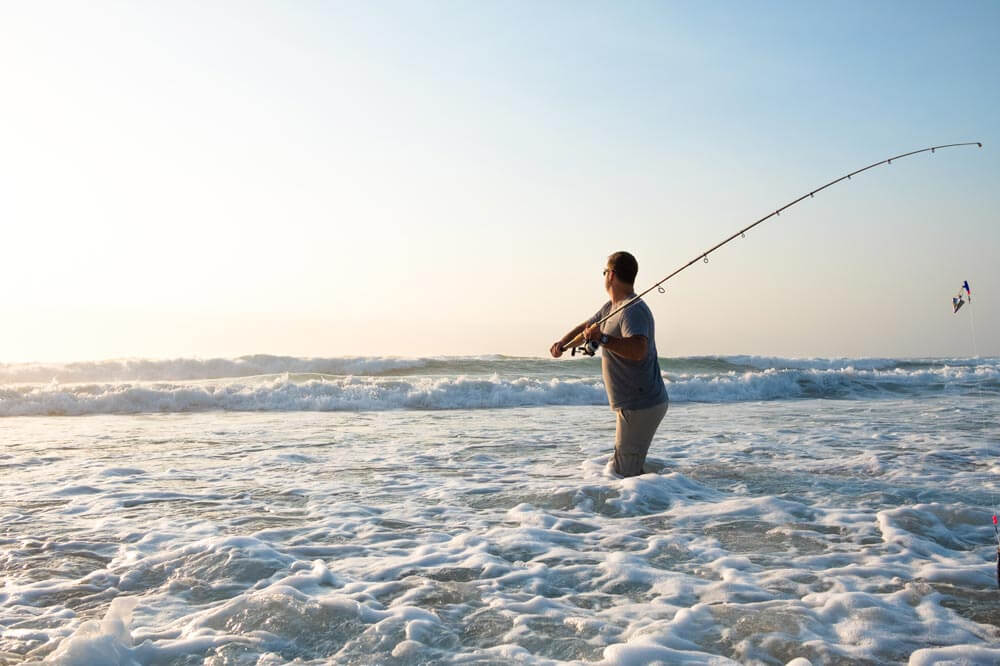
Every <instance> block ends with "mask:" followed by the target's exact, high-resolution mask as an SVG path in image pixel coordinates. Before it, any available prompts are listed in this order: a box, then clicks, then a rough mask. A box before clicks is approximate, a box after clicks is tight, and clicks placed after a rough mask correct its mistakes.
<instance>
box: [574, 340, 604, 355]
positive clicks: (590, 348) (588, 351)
mask: <svg viewBox="0 0 1000 666" xmlns="http://www.w3.org/2000/svg"><path fill="white" fill-rule="evenodd" d="M600 346H601V345H600V343H599V342H597V341H596V340H587V342H586V343H585V344H583V345H582V346H580V347H573V350H572V351H571V352H570V356H576V353H577V352H580V355H581V356H593V355H594V353H595V352H597V348H598V347H600Z"/></svg>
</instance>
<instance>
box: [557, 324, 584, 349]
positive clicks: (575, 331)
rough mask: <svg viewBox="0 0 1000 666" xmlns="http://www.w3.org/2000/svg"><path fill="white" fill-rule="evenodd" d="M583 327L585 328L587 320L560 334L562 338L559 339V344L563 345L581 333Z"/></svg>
mask: <svg viewBox="0 0 1000 666" xmlns="http://www.w3.org/2000/svg"><path fill="white" fill-rule="evenodd" d="M585 328H587V322H583V323H582V324H580V325H579V326H575V327H574V328H573V330H572V331H570V332H569V333H567V334H566V335H564V336H562V338H561V339H560V340H559V344H560V345H562V346H563V347H565V346H566V345H568V344H569V343H570V342H571V341H572V340H573V338H575V337H576V336H578V335H580V334H581V333H583V329H585Z"/></svg>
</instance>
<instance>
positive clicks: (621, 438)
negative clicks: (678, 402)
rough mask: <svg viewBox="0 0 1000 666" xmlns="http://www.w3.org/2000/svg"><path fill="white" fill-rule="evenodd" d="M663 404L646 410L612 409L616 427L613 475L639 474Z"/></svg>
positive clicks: (665, 405) (665, 404)
mask: <svg viewBox="0 0 1000 666" xmlns="http://www.w3.org/2000/svg"><path fill="white" fill-rule="evenodd" d="M669 404H670V403H668V402H664V403H662V404H659V405H653V406H652V407H649V408H647V409H616V410H615V412H616V413H617V414H618V424H617V426H616V428H615V456H614V461H615V472H616V473H618V474H621V475H622V476H638V475H640V474H642V464H643V463H644V462H646V453H648V452H649V445H650V444H651V443H652V442H653V435H654V434H656V428H657V427H659V425H660V421H662V420H663V417H664V416H665V415H666V413H667V406H668V405H669Z"/></svg>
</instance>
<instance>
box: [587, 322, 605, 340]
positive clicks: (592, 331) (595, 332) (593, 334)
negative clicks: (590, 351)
mask: <svg viewBox="0 0 1000 666" xmlns="http://www.w3.org/2000/svg"><path fill="white" fill-rule="evenodd" d="M583 339H584V340H593V341H594V342H598V341H599V340H600V339H601V327H600V326H599V325H597V324H591V325H590V326H588V327H587V328H585V329H583Z"/></svg>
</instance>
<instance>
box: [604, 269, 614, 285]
mask: <svg viewBox="0 0 1000 666" xmlns="http://www.w3.org/2000/svg"><path fill="white" fill-rule="evenodd" d="M614 275H615V269H613V268H611V266H605V267H604V290H605V291H611V281H612V280H613V279H614Z"/></svg>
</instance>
